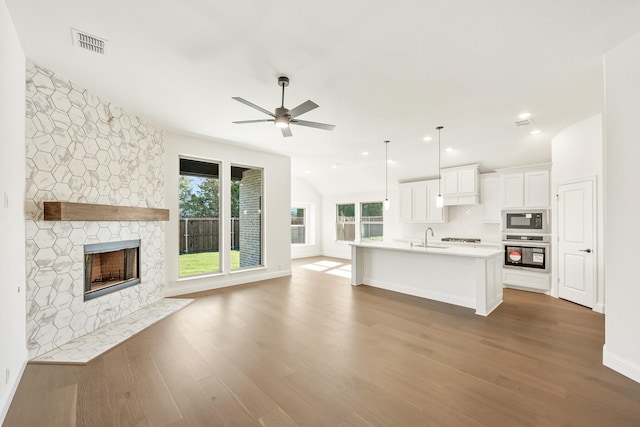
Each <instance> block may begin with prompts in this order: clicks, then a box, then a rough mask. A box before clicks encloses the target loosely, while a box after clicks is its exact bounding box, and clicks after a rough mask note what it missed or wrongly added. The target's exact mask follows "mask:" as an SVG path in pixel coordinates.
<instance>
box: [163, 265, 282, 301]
mask: <svg viewBox="0 0 640 427" xmlns="http://www.w3.org/2000/svg"><path fill="white" fill-rule="evenodd" d="M256 270H263V269H262V268H260V269H256ZM253 271H255V270H253ZM240 272H243V273H248V271H238V273H240ZM233 276H234V277H231V276H227V279H226V280H220V281H216V282H215V283H212V282H206V283H195V284H192V285H189V286H183V284H182V283H181V284H180V285H179V286H171V287H165V288H164V292H163V296H165V297H175V296H179V295H186V294H190V293H194V292H203V291H211V290H214V289H220V288H227V287H230V286H237V285H244V284H246V283H252V282H259V281H261V280H267V279H275V278H278V277H285V276H291V269H286V270H280V271H275V272H272V273H263V274H257V275H255V276H252V275H247V274H243V275H239V274H237V275H236V274H234V275H233ZM183 283H184V282H183Z"/></svg>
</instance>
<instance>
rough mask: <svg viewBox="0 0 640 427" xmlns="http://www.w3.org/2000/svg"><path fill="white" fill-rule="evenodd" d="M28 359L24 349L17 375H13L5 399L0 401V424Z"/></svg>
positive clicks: (26, 351) (27, 353)
mask: <svg viewBox="0 0 640 427" xmlns="http://www.w3.org/2000/svg"><path fill="white" fill-rule="evenodd" d="M28 361H29V351H28V350H27V349H26V348H25V349H24V357H23V359H22V363H21V365H20V368H19V372H18V373H17V374H18V375H14V376H13V381H12V383H11V385H10V386H9V389H8V391H7V395H6V397H5V399H3V401H2V408H0V426H1V425H3V423H4V419H5V417H6V416H7V413H8V412H9V407H10V406H11V402H12V401H13V397H14V396H15V395H16V391H17V390H18V385H19V384H20V380H21V379H22V375H23V374H24V370H25V369H26V368H27V362H28Z"/></svg>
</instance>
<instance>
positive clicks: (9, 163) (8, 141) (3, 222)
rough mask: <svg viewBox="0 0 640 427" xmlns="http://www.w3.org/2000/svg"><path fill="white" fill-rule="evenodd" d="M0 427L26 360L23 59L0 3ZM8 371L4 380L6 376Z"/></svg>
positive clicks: (8, 18) (5, 11)
mask: <svg viewBox="0 0 640 427" xmlns="http://www.w3.org/2000/svg"><path fill="white" fill-rule="evenodd" d="M0 76H2V78H0V94H2V95H1V96H0V117H1V119H0V147H1V148H0V271H2V276H1V277H0V424H2V422H3V420H4V417H5V415H6V413H7V410H8V409H9V405H10V404H11V399H12V398H13V394H14V393H15V390H16V387H17V386H18V383H19V382H20V377H21V375H22V372H23V370H24V367H25V366H26V362H27V346H26V341H27V337H26V313H25V311H26V301H25V269H24V266H25V241H24V238H25V228H24V227H25V226H24V202H23V199H24V186H25V182H24V176H25V161H24V155H25V117H24V99H25V85H24V82H25V57H24V53H23V52H22V48H21V46H20V42H19V40H18V36H17V34H16V32H15V30H14V26H13V22H12V20H11V17H10V16H9V12H8V10H7V7H6V4H5V2H4V0H3V1H2V2H0ZM7 370H9V379H8V381H7V378H6V373H7Z"/></svg>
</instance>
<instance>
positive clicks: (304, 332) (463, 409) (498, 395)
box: [3, 258, 640, 427]
mask: <svg viewBox="0 0 640 427" xmlns="http://www.w3.org/2000/svg"><path fill="white" fill-rule="evenodd" d="M322 260H330V261H333V262H336V263H338V264H337V266H336V268H339V267H340V266H342V265H345V264H348V262H347V261H344V260H337V259H326V258H311V259H304V260H296V261H294V263H293V275H292V276H291V277H284V278H278V279H273V280H266V281H262V282H257V283H252V284H245V285H240V286H235V287H231V288H224V289H217V290H214V291H210V292H204V293H199V294H194V295H191V296H193V297H196V298H197V301H196V302H194V303H193V304H191V305H189V306H188V307H186V308H185V309H183V310H181V311H179V312H177V313H175V314H174V315H172V316H169V317H168V318H166V319H164V320H163V321H161V322H158V323H157V324H155V325H153V326H151V327H149V328H147V329H146V330H144V331H142V332H141V333H139V334H137V335H136V336H134V337H133V338H131V339H130V340H128V341H126V342H125V343H123V344H122V345H120V346H119V347H117V348H115V349H113V350H112V351H110V352H108V353H106V354H104V355H102V356H100V357H99V358H97V359H96V360H94V361H93V362H91V363H89V364H87V365H86V366H73V367H70V366H53V365H32V364H29V365H28V366H27V369H26V371H25V374H24V376H23V378H22V381H21V382H20V385H19V387H18V390H17V393H16V396H15V398H14V401H13V402H12V405H11V407H10V409H9V413H8V414H7V417H6V419H5V422H4V424H3V426H5V427H15V426H19V427H22V426H32V425H33V426H36V425H37V426H40V425H47V426H51V427H57V426H64V427H68V426H69V425H73V424H74V423H75V425H77V426H79V427H84V426H91V427H101V426H154V427H155V426H174V427H178V426H181V427H191V426H294V425H305V426H368V427H370V426H394V427H395V426H443V425H447V426H465V427H466V426H477V427H481V426H503V425H504V426H510V427H511V426H559V425H575V426H581V427H582V426H586V427H588V426H616V427H618V426H620V427H626V426H634V427H637V426H638V425H640V384H638V383H636V382H634V381H632V380H630V379H628V378H626V377H623V376H622V375H620V374H618V373H616V372H614V371H612V370H610V369H608V368H606V367H604V366H603V365H602V345H603V343H604V316H603V315H601V314H598V313H594V312H593V311H592V310H589V309H586V308H584V307H581V306H578V305H575V304H572V303H569V302H567V301H563V300H559V299H555V298H552V297H549V296H547V295H542V294H536V293H530V292H524V291H516V290H512V289H505V292H504V302H503V304H502V305H501V306H500V307H498V309H496V310H495V311H494V312H493V313H492V314H491V315H490V316H488V317H482V316H476V315H475V314H474V313H473V310H469V309H466V308H462V307H456V306H452V305H448V304H444V303H439V302H435V301H430V300H426V299H422V298H417V297H413V296H408V295H403V294H397V293H394V292H390V291H386V290H382V289H377V288H372V287H368V286H357V287H353V286H351V285H350V284H349V279H348V278H344V277H339V276H335V275H331V274H328V272H330V270H331V268H328V269H327V270H325V271H313V270H309V269H307V268H304V266H305V265H307V264H313V263H315V262H318V261H322ZM58 402H61V405H59V403H58Z"/></svg>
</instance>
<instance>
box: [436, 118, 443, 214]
mask: <svg viewBox="0 0 640 427" xmlns="http://www.w3.org/2000/svg"><path fill="white" fill-rule="evenodd" d="M443 128H444V126H438V127H437V128H436V129H437V130H438V197H436V207H438V208H441V207H443V206H444V200H443V198H442V192H441V191H440V181H442V174H441V173H440V131H441V130H442V129H443Z"/></svg>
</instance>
